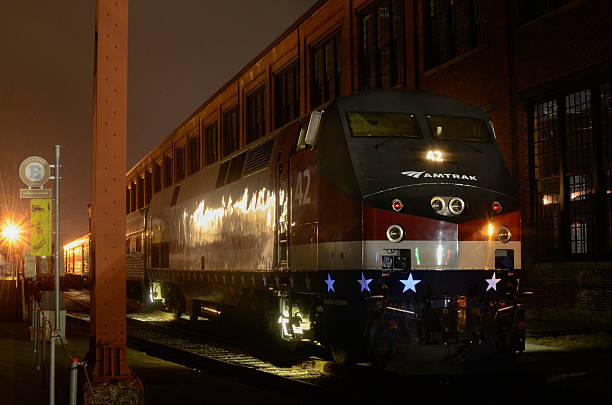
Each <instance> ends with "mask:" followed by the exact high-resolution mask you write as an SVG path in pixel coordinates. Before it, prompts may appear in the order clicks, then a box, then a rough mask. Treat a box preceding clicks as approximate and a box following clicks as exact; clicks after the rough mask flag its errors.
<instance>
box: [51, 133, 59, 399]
mask: <svg viewBox="0 0 612 405" xmlns="http://www.w3.org/2000/svg"><path fill="white" fill-rule="evenodd" d="M60 148H61V146H60V145H55V272H54V273H55V274H54V275H55V327H54V328H52V329H51V335H50V340H51V342H50V343H51V350H50V351H49V362H50V363H51V364H49V405H55V340H56V339H57V338H60V337H61V335H62V331H61V330H60V298H59V297H60V258H59V219H60V216H59V199H60V193H59V191H60V179H61V177H60Z"/></svg>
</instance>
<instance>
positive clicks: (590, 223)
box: [530, 77, 612, 260]
mask: <svg viewBox="0 0 612 405" xmlns="http://www.w3.org/2000/svg"><path fill="white" fill-rule="evenodd" d="M593 108H597V109H598V110H597V111H593ZM531 115H532V128H531V129H530V130H531V136H532V141H533V145H532V146H533V149H532V155H531V159H532V162H533V168H534V190H533V191H534V192H533V197H534V200H533V201H532V204H533V205H532V209H533V211H532V212H533V213H534V215H533V218H534V225H535V228H536V229H535V230H536V233H535V242H536V244H537V246H538V248H537V250H536V254H537V255H539V256H540V259H543V260H568V259H570V260H571V259H573V260H576V259H582V260H587V259H594V260H600V259H602V258H608V257H610V254H611V253H612V242H611V241H612V159H611V157H612V156H611V155H612V150H611V149H612V145H611V144H612V140H611V138H612V85H611V83H610V80H609V77H606V78H605V79H604V80H601V81H600V82H599V83H597V84H594V83H593V82H592V81H590V84H589V87H587V86H584V87H583V88H582V89H580V88H579V89H578V90H574V89H571V90H568V91H566V92H561V93H558V95H555V97H551V98H550V99H548V100H545V101H543V102H540V103H539V104H535V105H534V106H533V107H532V109H531Z"/></svg>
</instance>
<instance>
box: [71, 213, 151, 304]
mask: <svg viewBox="0 0 612 405" xmlns="http://www.w3.org/2000/svg"><path fill="white" fill-rule="evenodd" d="M133 217H134V216H132V218H133ZM130 225H131V224H130V222H128V223H127V226H126V249H125V254H126V266H125V269H126V274H125V276H126V294H127V298H130V299H133V300H135V301H142V297H143V286H144V277H143V276H144V253H143V250H142V229H136V230H135V231H134V230H133V229H132V231H130V229H131V227H130ZM132 225H133V224H132ZM91 251H92V238H91V234H90V233H87V234H85V235H82V236H80V237H78V238H76V239H74V240H72V241H70V242H68V243H66V244H65V245H64V246H63V261H62V263H63V265H64V277H63V285H64V288H68V289H77V290H89V289H90V287H91V284H90V283H91V267H92V262H91Z"/></svg>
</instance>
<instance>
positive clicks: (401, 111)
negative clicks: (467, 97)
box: [126, 89, 525, 362]
mask: <svg viewBox="0 0 612 405" xmlns="http://www.w3.org/2000/svg"><path fill="white" fill-rule="evenodd" d="M127 217H128V221H127V231H126V235H127V239H126V240H127V242H126V246H127V250H128V252H129V253H128V255H130V254H131V255H140V256H138V257H140V259H139V261H135V260H132V261H131V263H138V264H141V265H142V272H141V277H142V278H141V280H142V285H143V293H144V294H145V295H146V300H147V301H148V302H149V303H157V304H160V305H163V306H164V307H165V308H167V309H169V310H171V311H174V312H175V314H176V315H181V314H185V315H187V316H188V317H190V318H191V319H198V317H201V316H202V317H209V318H210V317H214V318H217V317H225V318H226V319H233V320H238V321H239V322H242V323H244V324H257V325H266V327H267V328H268V329H270V330H272V331H273V333H274V334H275V335H276V336H277V337H278V338H279V341H286V342H303V341H309V342H317V343H319V344H322V345H324V346H325V347H328V348H330V350H331V351H332V353H333V355H334V358H335V359H336V360H338V361H345V360H346V359H349V358H350V359H359V358H368V359H388V358H391V357H393V356H396V355H397V354H398V353H404V352H409V353H421V352H427V353H429V354H428V356H430V357H431V356H433V358H437V359H444V361H445V362H454V361H459V362H461V361H464V360H467V359H469V358H471V357H472V356H474V355H475V353H478V354H479V355H481V354H482V353H485V355H486V356H503V357H507V358H512V357H515V356H516V355H518V354H520V353H521V352H523V351H524V348H525V308H524V306H523V305H522V304H521V303H520V302H519V299H518V297H519V281H520V271H521V224H520V211H519V203H518V199H517V195H516V193H515V191H514V186H513V181H512V178H511V176H510V174H509V172H508V170H507V168H506V165H505V163H504V160H503V158H502V155H501V153H500V150H499V148H498V146H497V143H496V137H495V132H494V128H493V125H492V123H491V122H490V121H489V120H488V118H487V115H486V114H485V113H484V112H483V111H482V110H481V109H479V108H478V107H475V106H473V105H470V104H467V103H464V102H460V101H457V100H454V99H452V98H449V97H447V96H443V95H439V94H433V93H427V92H422V91H416V90H401V89H390V90H374V91H369V92H363V93H356V94H352V95H347V96H342V97H338V98H336V99H334V100H333V101H331V102H330V103H328V104H326V105H325V106H324V107H323V108H321V109H318V110H316V111H313V112H312V113H311V114H310V115H305V116H302V117H299V118H297V119H295V120H293V121H291V122H290V123H288V124H286V125H284V126H283V127H281V128H279V129H277V130H275V131H273V132H271V133H270V134H268V135H266V136H264V137H262V138H260V139H258V140H257V141H255V142H252V143H250V144H248V145H246V146H245V147H243V148H241V149H238V150H237V151H236V152H234V153H232V154H230V155H229V156H227V157H225V158H223V159H220V160H219V161H218V162H216V163H214V164H211V165H208V166H205V167H203V168H202V169H200V170H199V171H197V172H195V173H193V174H191V175H190V176H188V177H186V178H185V179H183V180H181V181H178V182H176V183H175V184H173V185H171V186H169V187H166V188H164V189H163V190H160V191H158V192H156V193H155V194H154V195H152V197H151V199H150V202H149V204H148V205H147V206H146V207H143V208H141V209H138V210H136V211H134V212H131V213H129V214H128V216H127ZM128 262H130V261H129V260H128ZM432 353H433V355H432Z"/></svg>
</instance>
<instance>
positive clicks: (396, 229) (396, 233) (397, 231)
mask: <svg viewBox="0 0 612 405" xmlns="http://www.w3.org/2000/svg"><path fill="white" fill-rule="evenodd" d="M387 239H389V240H390V241H391V242H394V243H397V242H400V241H401V240H402V239H404V228H402V227H401V226H399V225H391V226H390V227H388V228H387Z"/></svg>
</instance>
